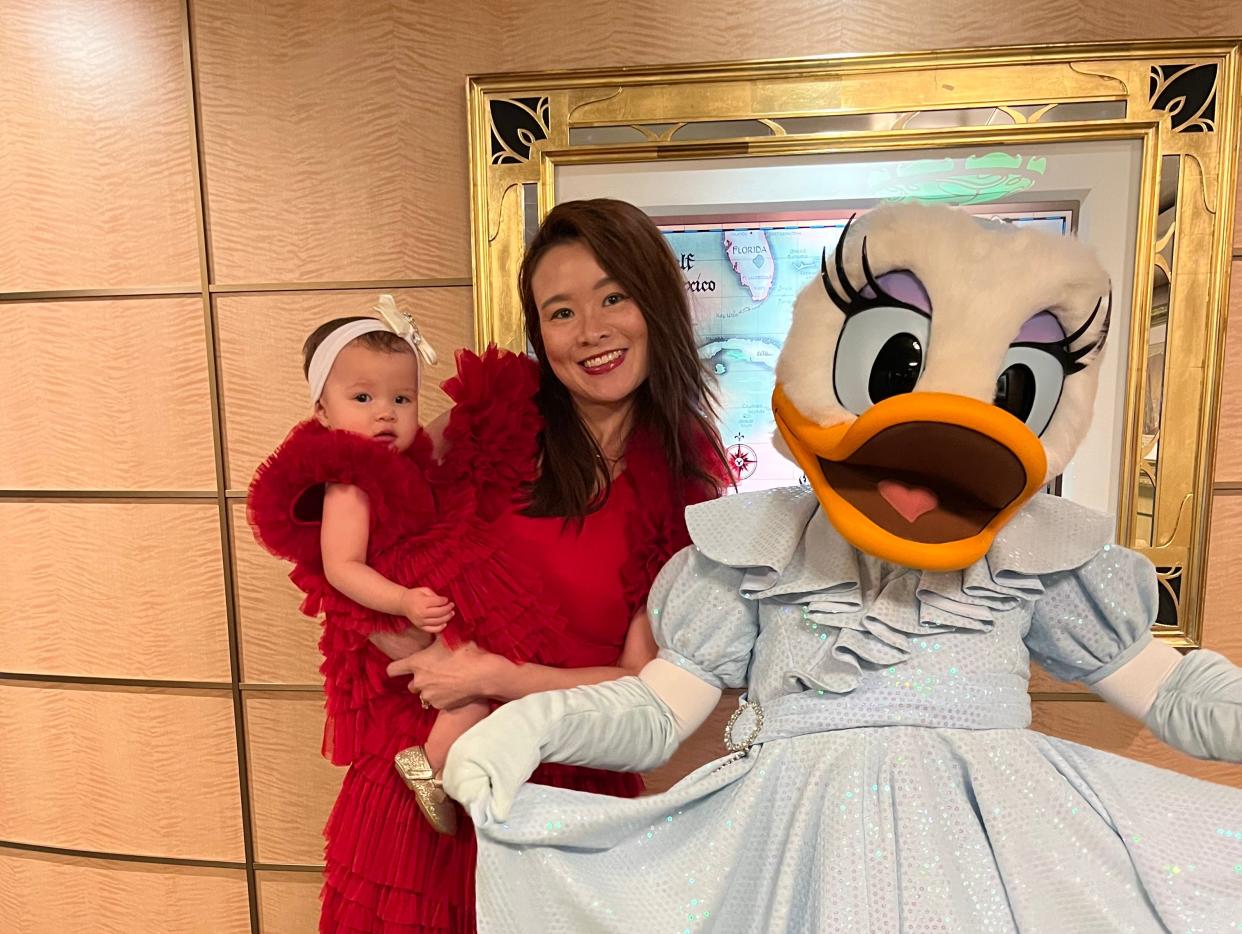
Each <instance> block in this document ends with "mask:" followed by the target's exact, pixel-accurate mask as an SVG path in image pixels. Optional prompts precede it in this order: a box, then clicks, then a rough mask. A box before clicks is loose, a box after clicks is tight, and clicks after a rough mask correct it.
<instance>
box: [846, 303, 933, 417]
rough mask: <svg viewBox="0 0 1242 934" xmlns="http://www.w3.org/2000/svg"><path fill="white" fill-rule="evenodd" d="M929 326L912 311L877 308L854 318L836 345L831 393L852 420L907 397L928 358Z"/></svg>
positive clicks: (894, 307) (900, 308) (928, 320)
mask: <svg viewBox="0 0 1242 934" xmlns="http://www.w3.org/2000/svg"><path fill="white" fill-rule="evenodd" d="M930 330H931V320H930V319H929V318H928V317H927V315H925V314H923V313H921V312H918V311H915V310H913V309H911V308H903V307H898V306H885V305H878V306H876V307H874V308H868V309H867V310H866V311H860V312H857V313H856V314H853V315H851V316H850V317H849V319H848V320H847V321H846V322H845V326H844V327H843V328H842V329H841V336H840V337H839V338H838V339H837V355H836V360H835V361H834V363H833V374H834V377H833V378H834V387H835V389H836V393H837V399H838V400H839V401H840V403H841V405H843V406H844V407H845V408H847V409H849V410H850V411H851V412H853V413H854V414H855V415H861V414H862V413H863V412H865V411H866V410H867V409H869V408H871V406H873V405H875V404H876V403H877V402H881V401H883V400H884V399H888V398H889V397H891V396H896V395H900V394H902V393H906V392H910V391H912V390H913V389H914V387H915V384H916V383H918V381H919V376H920V375H921V374H922V372H923V364H924V361H925V360H926V357H927V339H928V334H929V332H930Z"/></svg>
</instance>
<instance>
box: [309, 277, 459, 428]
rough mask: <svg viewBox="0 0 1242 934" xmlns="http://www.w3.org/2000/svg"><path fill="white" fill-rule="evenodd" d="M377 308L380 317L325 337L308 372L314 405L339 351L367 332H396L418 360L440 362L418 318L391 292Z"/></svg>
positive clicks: (381, 299) (343, 325)
mask: <svg viewBox="0 0 1242 934" xmlns="http://www.w3.org/2000/svg"><path fill="white" fill-rule="evenodd" d="M373 310H374V311H377V312H379V315H380V317H378V318H365V319H363V320H360V321H350V322H349V323H347V324H342V325H341V326H340V327H339V328H337V329H336V330H335V331H333V332H332V333H331V334H329V335H328V336H327V337H325V338H324V339H323V342H322V343H321V344H320V345H319V346H318V347H317V348H316V349H315V353H314V356H312V357H311V362H310V366H309V367H308V368H307V372H306V379H307V382H309V383H310V397H311V404H312V405H314V404H315V403H316V402H318V401H319V397H320V396H322V395H323V387H324V384H325V383H327V381H328V374H329V373H330V372H331V371H332V364H333V363H334V362H336V357H337V354H339V353H340V352H341V351H342V350H344V349H345V348H346V347H347V346H349V344H350V342H351V341H355V340H357V339H358V338H359V337H361V336H362V335H363V334H371V333H374V332H376V331H387V332H389V333H391V334H396V335H397V336H398V337H400V338H401V339H402V340H404V341H405V342H406V343H407V344H409V345H410V348H411V349H412V350H413V351H414V355H415V359H416V360H421V361H423V362H426V363H427V364H428V365H429V366H430V365H432V364H434V363H435V362H436V352H435V350H434V349H433V348H432V346H431V344H429V343H427V338H425V337H423V334H422V332H421V331H419V329H418V325H417V324H415V323H414V317H413V316H412V315H410V314H408V313H406V312H404V311H401V310H400V309H399V308H397V302H396V300H395V299H393V297H392V296H391V295H381V296H380V297H379V302H378V303H376V305H375V306H374V308H373Z"/></svg>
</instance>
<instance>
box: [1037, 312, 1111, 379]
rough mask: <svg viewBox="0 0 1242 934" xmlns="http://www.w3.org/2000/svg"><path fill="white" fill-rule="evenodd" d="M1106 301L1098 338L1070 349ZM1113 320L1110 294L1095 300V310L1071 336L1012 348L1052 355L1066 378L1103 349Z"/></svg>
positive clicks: (1081, 368) (1084, 332)
mask: <svg viewBox="0 0 1242 934" xmlns="http://www.w3.org/2000/svg"><path fill="white" fill-rule="evenodd" d="M1105 298H1107V299H1108V304H1107V305H1106V306H1105V307H1104V323H1103V325H1102V327H1101V329H1100V336H1099V337H1097V338H1096V339H1095V340H1094V341H1092V342H1091V343H1090V344H1087V345H1086V346H1085V347H1079V348H1078V349H1077V350H1074V349H1072V348H1073V345H1074V341H1076V340H1078V338H1080V337H1082V336H1083V335H1084V334H1086V333H1087V331H1088V330H1090V328H1091V322H1092V321H1094V320H1095V318H1096V315H1098V314H1099V313H1100V305H1101V304H1103V302H1104V299H1105ZM1112 318H1113V296H1112V293H1111V292H1110V293H1109V294H1108V295H1107V296H1100V298H1099V299H1097V300H1096V303H1095V308H1094V309H1093V310H1092V312H1091V316H1090V317H1089V318H1087V320H1086V321H1085V322H1083V325H1082V327H1080V328H1079V329H1078V330H1077V331H1075V332H1074V333H1073V334H1070V335H1068V336H1067V337H1063V338H1061V339H1060V340H1059V341H1054V342H1053V343H1051V344H1041V343H1038V342H1036V341H1022V342H1021V343H1019V344H1014V345H1013V346H1014V347H1034V348H1035V349H1036V350H1042V351H1044V352H1046V353H1050V354H1052V355H1053V356H1054V357H1056V358H1057V361H1058V362H1059V363H1060V364H1061V369H1062V370H1064V371H1065V375H1066V376H1072V375H1073V374H1075V373H1078V372H1079V371H1081V370H1085V369H1086V368H1087V365H1088V364H1089V363H1090V362H1091V360H1092V358H1093V357H1094V356H1095V354H1096V353H1098V352H1099V351H1101V350H1103V349H1104V342H1105V341H1106V340H1107V339H1108V327H1109V324H1111V323H1112Z"/></svg>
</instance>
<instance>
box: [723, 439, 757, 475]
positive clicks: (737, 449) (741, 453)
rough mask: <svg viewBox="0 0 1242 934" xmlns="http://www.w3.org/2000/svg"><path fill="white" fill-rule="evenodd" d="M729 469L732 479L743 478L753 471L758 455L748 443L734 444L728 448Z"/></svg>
mask: <svg viewBox="0 0 1242 934" xmlns="http://www.w3.org/2000/svg"><path fill="white" fill-rule="evenodd" d="M728 455H729V469H730V470H732V471H733V479H734V481H738V480H745V479H746V478H747V477H749V476H750V475H751V474H753V473H754V472H755V465H756V464H758V463H759V456H758V455H757V454H756V453H755V449H754V448H752V447H751V446H750V445H749V444H741V443H738V444H735V445H733V446H732V447H730V448H729V450H728Z"/></svg>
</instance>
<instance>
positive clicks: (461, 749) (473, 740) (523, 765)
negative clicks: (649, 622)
mask: <svg viewBox="0 0 1242 934" xmlns="http://www.w3.org/2000/svg"><path fill="white" fill-rule="evenodd" d="M719 697H720V691H719V690H718V689H717V688H714V687H712V686H711V685H709V684H707V683H705V682H703V681H700V680H699V679H698V678H696V677H694V676H693V675H691V674H689V673H688V672H685V671H683V670H681V669H679V668H677V666H675V665H673V664H671V663H669V662H667V661H664V660H662V659H656V660H654V661H652V662H651V663H650V664H649V665H648V666H647V667H646V668H645V669H643V672H642V675H640V676H639V677H628V678H621V679H619V680H617V681H606V682H604V683H602V684H591V685H586V686H583V687H577V688H570V689H569V690H565V691H546V692H543V693H539V694H529V695H527V696H526V697H523V698H521V699H520V700H516V701H513V702H512V703H509V704H506V705H505V706H503V707H501V708H500V709H499V710H497V711H495V712H494V713H492V714H491V715H490V716H489V717H488V718H487V719H486V720H484V721H483V722H481V723H478V724H476V725H475V726H474V727H472V728H471V729H470V730H468V731H467V732H466V733H465V734H464V735H463V736H461V737H460V738H459V739H458V740H457V742H455V743H453V747H452V749H450V750H449V754H448V758H447V760H446V761H445V764H444V776H443V780H444V790H445V791H447V792H448V794H449V796H450V797H452V798H454V799H455V800H457V801H458V802H460V803H461V804H462V805H463V806H464V807H465V808H466V810H467V811H469V812H470V817H471V818H472V819H473V820H474V822H475V824H476V825H482V824H488V823H494V822H501V821H504V820H506V819H507V818H508V817H509V811H510V808H511V807H512V805H513V796H514V795H515V794H517V790H518V789H519V788H520V787H521V786H522V785H523V784H524V783H525V782H526V780H527V779H528V778H530V776H531V773H532V772H534V771H535V769H536V768H537V767H538V765H539V763H540V762H561V763H564V764H566V765H587V766H593V767H595V768H601V769H613V770H615V771H620V772H642V771H646V770H647V769H653V768H655V767H656V766H659V765H663V764H664V763H665V762H667V761H668V759H669V757H670V756H672V754H673V753H674V751H676V749H677V746H678V745H679V744H680V743H681V741H682V739H684V738H685V737H686V736H688V735H689V734H690V733H692V732H694V730H695V729H697V728H698V726H699V724H701V723H702V722H703V721H704V720H705V719H706V718H707V715H708V714H709V713H711V711H712V710H713V709H714V707H715V706H716V701H717V700H718V699H719ZM670 704H672V705H674V706H670Z"/></svg>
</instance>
